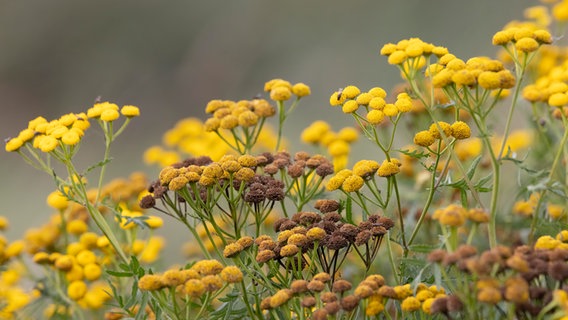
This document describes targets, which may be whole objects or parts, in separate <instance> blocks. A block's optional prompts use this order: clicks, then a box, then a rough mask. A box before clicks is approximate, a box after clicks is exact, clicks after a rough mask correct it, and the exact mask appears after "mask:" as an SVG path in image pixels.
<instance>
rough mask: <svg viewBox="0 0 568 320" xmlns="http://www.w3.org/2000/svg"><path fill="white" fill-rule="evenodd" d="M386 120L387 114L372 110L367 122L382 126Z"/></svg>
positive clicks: (368, 114)
mask: <svg viewBox="0 0 568 320" xmlns="http://www.w3.org/2000/svg"><path fill="white" fill-rule="evenodd" d="M384 119H385V114H384V113H383V112H382V111H381V110H371V111H369V113H367V121H369V123H370V124H380V123H381V122H383V120H384Z"/></svg>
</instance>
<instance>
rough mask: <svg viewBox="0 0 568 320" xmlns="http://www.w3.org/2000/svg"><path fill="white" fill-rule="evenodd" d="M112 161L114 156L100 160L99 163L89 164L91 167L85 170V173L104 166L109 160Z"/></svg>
mask: <svg viewBox="0 0 568 320" xmlns="http://www.w3.org/2000/svg"><path fill="white" fill-rule="evenodd" d="M111 161H112V158H108V159H106V160H102V161H99V162H97V163H95V164H93V165H91V166H89V167H88V168H87V169H86V170H85V172H84V174H87V173H89V172H91V171H93V170H95V169H96V168H101V167H104V166H105V165H107V164H108V163H109V162H111Z"/></svg>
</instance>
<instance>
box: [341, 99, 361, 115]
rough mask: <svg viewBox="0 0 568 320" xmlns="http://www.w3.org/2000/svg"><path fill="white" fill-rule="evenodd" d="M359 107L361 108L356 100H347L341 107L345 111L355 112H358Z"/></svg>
mask: <svg viewBox="0 0 568 320" xmlns="http://www.w3.org/2000/svg"><path fill="white" fill-rule="evenodd" d="M357 109H359V104H358V103H357V101H355V100H347V101H346V102H345V103H344V104H343V107H342V108H341V110H342V111H343V113H353V112H356V111H357Z"/></svg>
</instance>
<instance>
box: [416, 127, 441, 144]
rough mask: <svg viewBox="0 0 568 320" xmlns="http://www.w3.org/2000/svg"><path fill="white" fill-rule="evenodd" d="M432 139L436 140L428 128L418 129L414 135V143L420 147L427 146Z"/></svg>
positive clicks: (432, 141)
mask: <svg viewBox="0 0 568 320" xmlns="http://www.w3.org/2000/svg"><path fill="white" fill-rule="evenodd" d="M434 141H436V139H435V138H434V136H433V135H432V134H431V133H430V131H428V130H423V131H420V132H418V133H416V135H414V144H416V145H419V146H421V147H429V146H431V145H432V144H433V143H434Z"/></svg>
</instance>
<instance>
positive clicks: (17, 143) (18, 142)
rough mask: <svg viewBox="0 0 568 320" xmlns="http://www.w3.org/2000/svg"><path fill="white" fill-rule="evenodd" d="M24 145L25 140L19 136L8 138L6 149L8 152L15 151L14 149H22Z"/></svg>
mask: <svg viewBox="0 0 568 320" xmlns="http://www.w3.org/2000/svg"><path fill="white" fill-rule="evenodd" d="M23 145H24V141H23V140H22V139H21V138H19V137H16V138H12V139H10V140H8V142H6V151H7V152H14V151H18V150H19V149H20V147H22V146H23Z"/></svg>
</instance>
